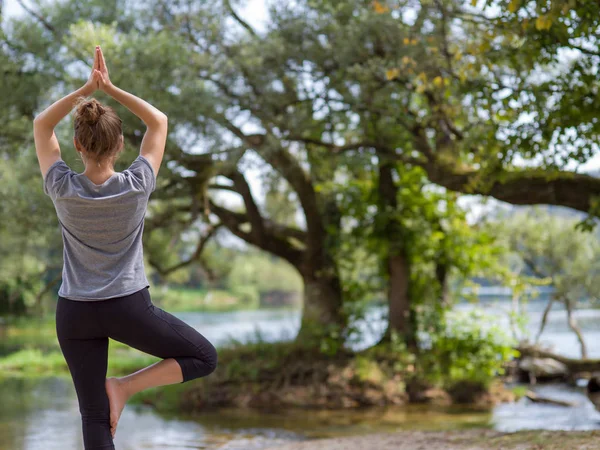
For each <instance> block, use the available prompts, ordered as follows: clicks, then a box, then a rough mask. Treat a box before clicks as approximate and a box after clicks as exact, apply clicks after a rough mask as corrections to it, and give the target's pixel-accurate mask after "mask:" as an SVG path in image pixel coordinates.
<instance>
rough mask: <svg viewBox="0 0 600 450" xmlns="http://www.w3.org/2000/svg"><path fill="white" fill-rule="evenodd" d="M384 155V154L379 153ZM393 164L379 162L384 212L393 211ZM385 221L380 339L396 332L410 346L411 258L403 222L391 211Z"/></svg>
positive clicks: (412, 333) (412, 339) (413, 341)
mask: <svg viewBox="0 0 600 450" xmlns="http://www.w3.org/2000/svg"><path fill="white" fill-rule="evenodd" d="M381 156H382V158H385V156H384V155H381ZM392 171H393V165H392V164H389V163H382V164H381V165H380V167H379V185H378V189H379V205H380V208H381V211H382V212H383V213H384V214H385V213H386V212H388V213H390V212H393V211H396V210H397V208H398V201H397V199H396V195H397V190H398V188H397V186H396V184H395V183H394V179H393V175H392ZM386 216H387V217H389V219H388V222H387V223H386V224H385V227H384V229H385V238H386V239H387V240H388V242H389V248H388V252H387V254H386V256H385V267H386V271H387V276H388V286H387V299H388V326H387V329H386V331H385V333H384V335H383V337H382V339H381V341H380V342H381V343H384V342H389V340H390V337H391V333H392V332H395V333H398V334H399V335H400V336H402V337H403V338H404V342H406V344H407V345H408V346H409V347H414V346H416V338H415V330H414V323H413V322H414V320H412V317H411V299H410V261H409V258H408V255H407V253H406V247H405V244H406V243H405V242H404V240H405V236H404V232H403V229H402V224H401V223H400V222H399V220H397V219H396V218H395V217H393V215H387V214H386Z"/></svg>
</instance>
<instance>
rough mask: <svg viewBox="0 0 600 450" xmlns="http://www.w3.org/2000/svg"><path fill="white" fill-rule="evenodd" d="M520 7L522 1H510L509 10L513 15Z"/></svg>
mask: <svg viewBox="0 0 600 450" xmlns="http://www.w3.org/2000/svg"><path fill="white" fill-rule="evenodd" d="M519 6H521V0H510V3H509V4H508V10H509V11H510V12H511V13H514V12H515V11H516V10H517V9H519Z"/></svg>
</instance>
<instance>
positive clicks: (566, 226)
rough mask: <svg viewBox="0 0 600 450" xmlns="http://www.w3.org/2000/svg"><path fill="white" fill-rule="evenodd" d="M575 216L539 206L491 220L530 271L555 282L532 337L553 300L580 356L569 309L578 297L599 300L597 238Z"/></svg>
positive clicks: (583, 353) (599, 246)
mask: <svg viewBox="0 0 600 450" xmlns="http://www.w3.org/2000/svg"><path fill="white" fill-rule="evenodd" d="M577 222H578V219H576V218H569V217H560V216H557V215H554V214H551V213H548V212H546V211H543V210H539V209H535V210H532V211H528V212H517V213H515V214H511V215H510V216H508V217H500V218H499V219H498V220H497V221H496V222H493V223H492V224H491V227H492V229H493V231H494V232H495V233H496V234H497V235H498V236H499V237H501V239H502V240H503V241H504V242H506V244H507V246H508V248H510V250H511V251H512V252H513V253H514V254H515V255H516V256H517V257H518V258H519V260H520V262H521V264H522V266H523V267H524V268H526V269H527V271H528V274H529V275H530V276H534V277H537V278H539V279H547V280H548V282H549V284H550V285H551V286H552V287H553V288H554V292H553V294H552V296H551V297H550V300H549V301H548V303H547V305H546V308H545V310H544V314H543V317H542V322H541V326H540V330H539V332H538V334H537V337H536V341H537V340H539V338H540V336H541V334H542V332H543V331H544V327H545V325H546V320H547V318H548V313H549V312H550V310H551V309H552V306H553V304H554V303H555V302H559V303H561V304H563V305H564V306H565V310H566V314H567V319H568V324H569V327H570V328H571V329H572V330H573V332H574V333H575V334H576V335H577V339H578V340H579V344H580V346H581V357H582V358H587V347H586V345H585V340H584V338H583V335H582V333H581V330H580V329H579V327H578V325H577V322H576V320H575V317H574V316H573V311H574V309H575V308H576V306H577V304H578V302H580V301H592V302H597V301H598V290H599V289H600V263H598V255H600V240H599V239H598V236H597V235H595V234H593V233H590V232H587V231H583V230H581V229H579V228H577V227H576V225H577Z"/></svg>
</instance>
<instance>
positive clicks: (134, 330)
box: [56, 287, 217, 450]
mask: <svg viewBox="0 0 600 450" xmlns="http://www.w3.org/2000/svg"><path fill="white" fill-rule="evenodd" d="M56 335H57V337H58V342H59V344H60V348H61V350H62V353H63V355H64V357H65V360H66V362H67V365H68V366H69V371H70V372H71V377H72V378H73V383H74V385H75V391H76V392H77V399H78V402H79V411H80V413H81V420H82V428H83V442H84V446H85V450H92V449H94V450H95V449H103V450H106V449H114V448H115V446H114V443H113V438H112V435H111V433H110V408H109V401H108V396H107V394H106V384H105V383H106V372H107V365H108V338H111V339H114V340H115V341H119V342H123V343H125V344H127V345H129V346H131V347H133V348H136V349H138V350H141V351H142V352H145V353H148V354H150V355H153V356H157V357H159V358H162V359H166V358H174V359H175V360H176V361H177V362H178V363H179V365H180V366H181V371H182V374H183V381H182V383H185V382H186V381H190V380H193V379H195V378H200V377H204V376H206V375H208V374H210V373H212V372H213V371H214V370H215V368H216V367H217V352H216V350H215V347H214V346H213V345H212V344H211V343H210V342H209V341H208V340H207V339H206V338H205V337H204V336H202V335H201V334H200V333H199V332H198V331H196V330H195V329H194V328H192V327H191V326H189V325H188V324H186V323H185V322H183V321H182V320H180V319H178V318H177V317H175V316H173V315H171V314H169V313H168V312H166V311H164V310H162V309H160V308H158V307H156V306H154V304H153V303H152V300H151V299H150V293H149V291H148V287H145V288H144V289H142V290H140V291H137V292H134V293H133V294H129V295H126V296H123V297H116V298H111V299H107V300H97V301H89V302H86V301H79V300H69V299H67V298H64V297H61V296H58V303H57V305H56Z"/></svg>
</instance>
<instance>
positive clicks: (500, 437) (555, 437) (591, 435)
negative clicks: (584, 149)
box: [267, 430, 600, 450]
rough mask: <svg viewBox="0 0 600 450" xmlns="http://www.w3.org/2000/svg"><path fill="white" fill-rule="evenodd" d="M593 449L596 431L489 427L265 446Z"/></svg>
mask: <svg viewBox="0 0 600 450" xmlns="http://www.w3.org/2000/svg"><path fill="white" fill-rule="evenodd" d="M563 449H564V450H593V449H600V431H586V432H567V431H552V432H549V431H527V432H519V433H499V432H497V431H490V430H465V431H449V432H420V431H407V432H400V433H393V434H373V435H368V436H358V437H348V438H346V437H345V438H335V439H319V440H310V441H303V442H298V443H293V444H285V445H280V446H276V447H269V448H268V449H267V450H563Z"/></svg>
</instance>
